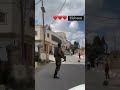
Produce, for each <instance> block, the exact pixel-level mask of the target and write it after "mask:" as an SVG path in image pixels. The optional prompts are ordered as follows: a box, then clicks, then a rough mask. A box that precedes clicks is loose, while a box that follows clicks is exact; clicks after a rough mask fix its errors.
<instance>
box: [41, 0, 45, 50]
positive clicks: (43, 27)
mask: <svg viewBox="0 0 120 90" xmlns="http://www.w3.org/2000/svg"><path fill="white" fill-rule="evenodd" d="M41 3H42V7H41V10H42V19H43V26H42V29H43V51H44V52H45V26H44V13H45V8H44V6H43V0H41Z"/></svg>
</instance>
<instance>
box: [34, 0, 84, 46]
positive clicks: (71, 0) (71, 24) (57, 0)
mask: <svg viewBox="0 0 120 90" xmlns="http://www.w3.org/2000/svg"><path fill="white" fill-rule="evenodd" d="M43 1H44V7H45V10H46V13H45V24H48V25H50V26H51V27H52V29H53V31H55V32H65V33H66V36H67V38H68V40H69V41H71V42H72V43H73V42H74V41H79V42H80V45H81V46H85V22H84V21H78V22H77V21H67V20H56V21H54V19H53V16H54V15H58V12H59V11H60V9H61V7H62V5H63V3H64V2H65V0H43ZM35 2H36V4H37V2H39V0H35ZM59 15H66V16H81V15H85V0H66V2H65V4H64V6H63V8H62V9H61V11H60V13H59ZM53 21H54V23H52V22H53ZM35 24H36V25H41V24H42V12H41V2H40V3H38V4H37V5H36V6H35Z"/></svg>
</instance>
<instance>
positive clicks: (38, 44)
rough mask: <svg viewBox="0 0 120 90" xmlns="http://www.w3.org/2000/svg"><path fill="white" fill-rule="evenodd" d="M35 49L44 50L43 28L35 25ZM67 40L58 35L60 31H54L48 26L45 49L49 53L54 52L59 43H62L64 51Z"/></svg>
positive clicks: (37, 50)
mask: <svg viewBox="0 0 120 90" xmlns="http://www.w3.org/2000/svg"><path fill="white" fill-rule="evenodd" d="M35 32H36V34H35V51H36V52H40V53H42V52H43V37H44V36H43V29H42V25H41V26H36V27H35ZM65 40H66V39H63V38H62V37H60V36H59V35H58V33H56V32H53V31H52V30H50V29H49V28H47V26H46V30H45V50H46V52H47V54H54V49H55V47H57V45H58V43H62V49H63V51H64V45H65Z"/></svg>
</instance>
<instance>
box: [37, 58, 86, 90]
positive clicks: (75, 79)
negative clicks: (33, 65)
mask: <svg viewBox="0 0 120 90" xmlns="http://www.w3.org/2000/svg"><path fill="white" fill-rule="evenodd" d="M54 69H55V63H50V64H48V65H46V66H44V68H42V69H41V70H37V71H36V73H35V90H68V89H70V88H72V87H75V86H78V85H80V84H84V83H85V67H84V64H83V63H78V58H77V57H74V56H67V62H65V63H63V64H62V66H61V70H60V72H59V74H58V75H59V76H60V77H61V78H60V79H53V73H54Z"/></svg>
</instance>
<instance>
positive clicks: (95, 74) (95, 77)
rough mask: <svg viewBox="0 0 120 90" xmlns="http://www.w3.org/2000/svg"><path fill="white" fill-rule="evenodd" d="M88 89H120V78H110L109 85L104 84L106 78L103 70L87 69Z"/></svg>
mask: <svg viewBox="0 0 120 90" xmlns="http://www.w3.org/2000/svg"><path fill="white" fill-rule="evenodd" d="M85 74H86V77H85V80H86V82H85V84H86V90H120V80H118V79H110V80H109V85H108V86H103V84H102V83H103V81H104V80H105V76H104V72H101V70H100V71H99V70H95V71H93V70H90V71H86V73H85Z"/></svg>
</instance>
